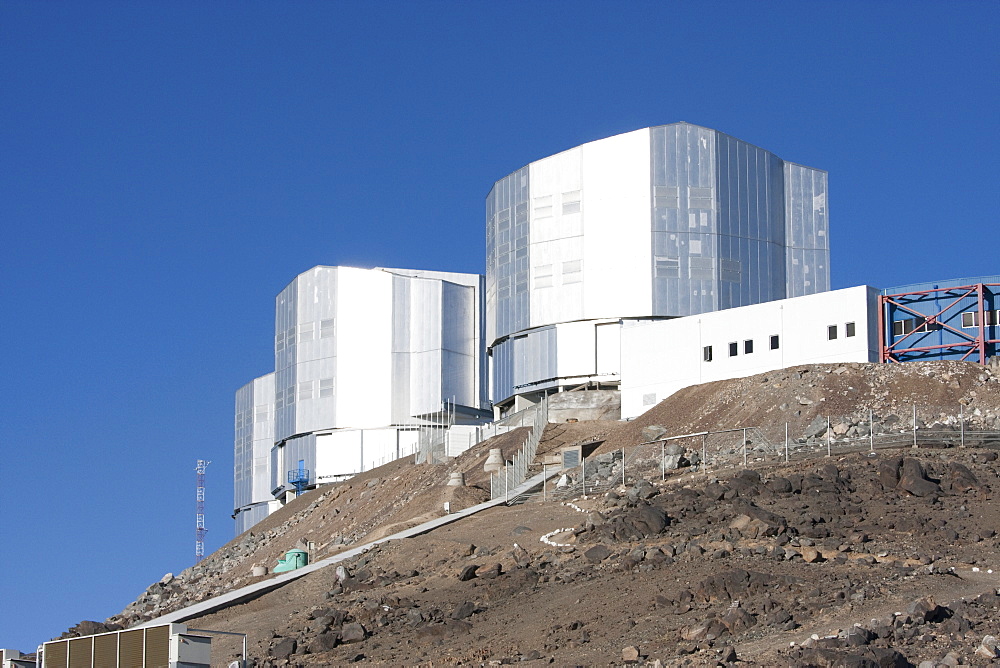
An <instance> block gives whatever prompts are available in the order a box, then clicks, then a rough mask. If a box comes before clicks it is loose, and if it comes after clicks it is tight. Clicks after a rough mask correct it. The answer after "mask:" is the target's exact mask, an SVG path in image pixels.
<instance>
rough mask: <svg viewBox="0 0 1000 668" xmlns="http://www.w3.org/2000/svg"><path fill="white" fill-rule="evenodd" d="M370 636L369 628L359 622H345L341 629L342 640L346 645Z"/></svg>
mask: <svg viewBox="0 0 1000 668" xmlns="http://www.w3.org/2000/svg"><path fill="white" fill-rule="evenodd" d="M367 637H368V630H367V629H366V628H365V627H364V626H362V625H361V624H359V623H358V622H350V623H347V624H344V626H343V628H342V629H341V630H340V641H341V642H342V643H344V644H345V645H346V644H348V643H352V642H361V641H362V640H364V639H365V638H367Z"/></svg>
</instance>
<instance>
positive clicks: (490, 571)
mask: <svg viewBox="0 0 1000 668" xmlns="http://www.w3.org/2000/svg"><path fill="white" fill-rule="evenodd" d="M502 573H503V566H501V565H500V564H493V565H492V566H490V567H489V568H487V569H484V570H482V571H476V577H479V578H484V579H486V580H492V579H493V578H495V577H497V576H498V575H501V574H502Z"/></svg>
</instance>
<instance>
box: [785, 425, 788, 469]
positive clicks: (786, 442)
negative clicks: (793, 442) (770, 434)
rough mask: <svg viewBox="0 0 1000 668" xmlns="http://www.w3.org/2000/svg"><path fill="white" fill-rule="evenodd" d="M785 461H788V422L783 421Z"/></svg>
mask: <svg viewBox="0 0 1000 668" xmlns="http://www.w3.org/2000/svg"><path fill="white" fill-rule="evenodd" d="M785 462H786V463H787V462H788V423H787V422H786V423H785Z"/></svg>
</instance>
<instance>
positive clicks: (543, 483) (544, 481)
mask: <svg viewBox="0 0 1000 668" xmlns="http://www.w3.org/2000/svg"><path fill="white" fill-rule="evenodd" d="M548 479H549V477H548V476H547V475H545V462H544V461H543V462H542V503H544V502H545V483H546V482H548Z"/></svg>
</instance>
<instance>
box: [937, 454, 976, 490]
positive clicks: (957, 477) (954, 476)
mask: <svg viewBox="0 0 1000 668" xmlns="http://www.w3.org/2000/svg"><path fill="white" fill-rule="evenodd" d="M941 484H942V486H943V487H944V488H945V489H947V490H948V491H949V492H951V493H953V494H962V493H964V492H968V491H970V490H976V489H979V488H980V484H979V480H978V479H977V478H976V476H975V475H974V474H973V473H972V471H970V470H969V469H968V467H966V466H965V465H964V464H959V463H958V462H951V463H949V465H948V472H947V473H946V474H945V476H944V479H943V480H942V481H941Z"/></svg>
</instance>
